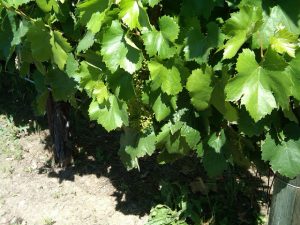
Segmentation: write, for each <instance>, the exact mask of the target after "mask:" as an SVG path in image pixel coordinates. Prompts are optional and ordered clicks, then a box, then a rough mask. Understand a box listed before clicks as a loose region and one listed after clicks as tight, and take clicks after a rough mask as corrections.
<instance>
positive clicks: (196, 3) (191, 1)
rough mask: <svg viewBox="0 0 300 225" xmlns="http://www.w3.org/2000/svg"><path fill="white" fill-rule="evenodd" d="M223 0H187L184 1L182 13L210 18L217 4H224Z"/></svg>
mask: <svg viewBox="0 0 300 225" xmlns="http://www.w3.org/2000/svg"><path fill="white" fill-rule="evenodd" d="M223 4H224V1H222V0H211V1H205V0H185V1H183V4H182V8H181V13H182V14H183V15H184V16H203V17H204V18H206V19H208V18H209V17H210V14H211V12H212V10H213V9H214V8H215V7H216V6H223Z"/></svg>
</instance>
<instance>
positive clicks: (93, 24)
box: [86, 12, 105, 34]
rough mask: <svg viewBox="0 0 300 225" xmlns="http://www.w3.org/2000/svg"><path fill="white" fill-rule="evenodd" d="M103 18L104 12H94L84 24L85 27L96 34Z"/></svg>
mask: <svg viewBox="0 0 300 225" xmlns="http://www.w3.org/2000/svg"><path fill="white" fill-rule="evenodd" d="M104 20H105V13H100V12H95V13H94V14H92V16H91V19H90V20H89V22H88V23H87V24H86V27H87V29H88V30H89V31H91V32H92V33H93V34H96V33H98V32H99V31H100V29H101V27H102V24H103V22H104Z"/></svg>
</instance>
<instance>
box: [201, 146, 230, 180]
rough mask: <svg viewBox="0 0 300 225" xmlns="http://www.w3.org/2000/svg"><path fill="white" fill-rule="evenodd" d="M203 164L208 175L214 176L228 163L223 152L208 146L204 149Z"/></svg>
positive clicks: (220, 173) (226, 166) (218, 174)
mask: <svg viewBox="0 0 300 225" xmlns="http://www.w3.org/2000/svg"><path fill="white" fill-rule="evenodd" d="M203 166H204V169H205V170H206V172H207V175H208V176H209V177H216V176H220V175H222V173H223V172H224V170H226V169H227V168H228V163H227V161H226V159H225V157H224V155H223V154H221V153H217V152H215V151H214V149H212V148H208V149H205V151H204V155H203Z"/></svg>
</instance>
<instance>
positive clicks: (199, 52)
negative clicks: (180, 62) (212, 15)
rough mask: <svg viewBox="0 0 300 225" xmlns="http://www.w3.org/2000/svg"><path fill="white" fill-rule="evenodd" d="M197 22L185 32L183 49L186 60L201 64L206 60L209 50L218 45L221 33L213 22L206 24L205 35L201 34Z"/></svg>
mask: <svg viewBox="0 0 300 225" xmlns="http://www.w3.org/2000/svg"><path fill="white" fill-rule="evenodd" d="M197 22H198V23H197V24H196V25H195V26H193V27H192V29H191V30H190V31H189V32H188V34H187V44H186V46H185V48H184V49H183V51H184V56H185V58H186V60H187V61H191V60H195V61H196V62H197V63H199V64H201V63H204V62H207V60H208V56H209V53H210V51H211V50H212V49H213V48H215V47H218V46H219V43H220V40H219V38H220V37H222V35H221V32H220V29H219V27H218V26H217V24H215V23H213V22H211V23H209V24H208V25H207V30H208V31H207V36H205V35H203V33H202V32H201V29H200V22H199V21H198V20H197Z"/></svg>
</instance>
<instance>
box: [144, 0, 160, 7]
mask: <svg viewBox="0 0 300 225" xmlns="http://www.w3.org/2000/svg"><path fill="white" fill-rule="evenodd" d="M160 1H161V0H142V2H143V3H144V4H147V5H149V6H150V7H154V6H156V5H157V4H158V3H160Z"/></svg>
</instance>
